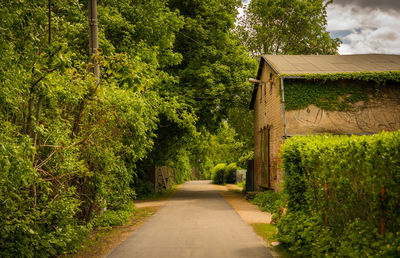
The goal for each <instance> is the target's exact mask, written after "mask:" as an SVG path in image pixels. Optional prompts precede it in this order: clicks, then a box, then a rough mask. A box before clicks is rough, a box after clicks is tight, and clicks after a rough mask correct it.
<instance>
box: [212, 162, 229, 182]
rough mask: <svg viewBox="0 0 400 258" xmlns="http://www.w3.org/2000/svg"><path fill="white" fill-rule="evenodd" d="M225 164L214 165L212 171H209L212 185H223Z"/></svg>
mask: <svg viewBox="0 0 400 258" xmlns="http://www.w3.org/2000/svg"><path fill="white" fill-rule="evenodd" d="M226 167H227V165H226V163H221V164H218V165H216V166H215V167H214V168H213V169H212V170H211V178H212V182H213V184H219V185H222V184H224V183H225V182H224V174H225V170H226Z"/></svg>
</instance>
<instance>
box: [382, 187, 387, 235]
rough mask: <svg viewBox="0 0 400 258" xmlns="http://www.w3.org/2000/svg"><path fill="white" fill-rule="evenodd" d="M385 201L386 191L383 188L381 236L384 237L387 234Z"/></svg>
mask: <svg viewBox="0 0 400 258" xmlns="http://www.w3.org/2000/svg"><path fill="white" fill-rule="evenodd" d="M385 199H386V189H385V187H381V202H382V215H381V234H382V235H384V234H385V232H386V218H385V217H386V216H385V215H386V214H385Z"/></svg>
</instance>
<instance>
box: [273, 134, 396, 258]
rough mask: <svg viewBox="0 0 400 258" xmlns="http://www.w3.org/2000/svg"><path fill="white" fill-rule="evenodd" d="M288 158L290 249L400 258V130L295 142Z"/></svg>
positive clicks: (285, 153) (284, 230)
mask: <svg viewBox="0 0 400 258" xmlns="http://www.w3.org/2000/svg"><path fill="white" fill-rule="evenodd" d="M282 160H283V168H284V170H285V174H286V176H285V181H284V193H285V195H287V200H288V204H287V214H286V215H284V216H283V217H282V219H281V220H280V221H279V223H278V228H279V238H280V241H281V242H282V244H283V245H286V246H288V247H289V249H290V250H291V251H292V252H294V253H295V254H296V255H298V256H317V257H319V256H325V255H327V256H338V257H342V256H349V257H364V256H365V257H366V256H390V257H395V256H400V248H399V240H398V239H399V231H400V219H399V218H400V187H398V186H399V185H400V173H399V171H400V131H397V132H391V133H388V132H383V133H380V134H376V135H373V136H331V135H322V136H310V137H304V136H303V137H300V136H299V137H292V138H290V139H289V140H288V141H287V142H286V143H285V144H284V145H283V147H282ZM383 227H384V228H385V230H382V228H383Z"/></svg>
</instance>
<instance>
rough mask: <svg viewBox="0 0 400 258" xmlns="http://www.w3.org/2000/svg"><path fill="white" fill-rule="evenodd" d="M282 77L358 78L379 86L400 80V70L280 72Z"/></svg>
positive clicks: (316, 79) (334, 79) (317, 78)
mask: <svg viewBox="0 0 400 258" xmlns="http://www.w3.org/2000/svg"><path fill="white" fill-rule="evenodd" d="M280 77H296V78H302V79H306V80H313V81H322V82H326V81H339V80H358V81H364V82H375V83H376V84H377V85H378V86H380V85H385V84H386V82H387V81H393V82H400V71H386V72H349V73H325V74H324V73H307V74H280Z"/></svg>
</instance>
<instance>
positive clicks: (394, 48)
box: [327, 0, 400, 54]
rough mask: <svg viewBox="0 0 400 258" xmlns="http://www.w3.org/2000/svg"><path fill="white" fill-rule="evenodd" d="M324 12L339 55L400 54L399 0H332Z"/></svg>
mask: <svg viewBox="0 0 400 258" xmlns="http://www.w3.org/2000/svg"><path fill="white" fill-rule="evenodd" d="M327 11H328V28H327V29H328V31H330V32H331V36H332V37H339V38H340V39H341V40H342V42H343V43H342V45H341V46H340V48H339V53H340V54H365V53H385V54H400V0H334V3H333V4H331V5H329V7H328V10H327Z"/></svg>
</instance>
